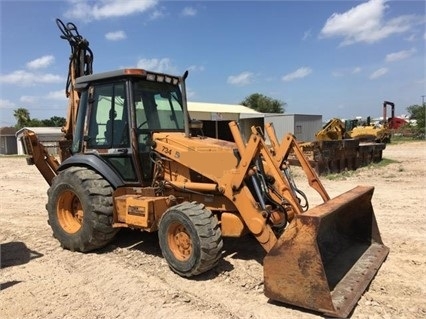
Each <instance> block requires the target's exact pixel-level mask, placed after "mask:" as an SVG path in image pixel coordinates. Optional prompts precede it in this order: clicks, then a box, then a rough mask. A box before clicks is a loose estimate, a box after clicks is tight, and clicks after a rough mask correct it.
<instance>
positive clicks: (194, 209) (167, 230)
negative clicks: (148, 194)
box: [158, 202, 223, 277]
mask: <svg viewBox="0 0 426 319" xmlns="http://www.w3.org/2000/svg"><path fill="white" fill-rule="evenodd" d="M158 236H159V242H160V247H161V251H162V253H163V256H164V258H165V259H166V261H167V263H168V264H169V266H170V268H171V269H172V270H173V271H174V272H176V273H177V274H179V275H181V276H184V277H191V276H195V275H199V274H201V273H204V272H206V271H208V270H210V269H212V268H213V267H214V266H216V264H217V263H218V261H219V258H220V257H221V254H222V247H223V241H222V233H221V231H220V227H219V223H218V221H217V218H216V217H215V216H214V215H213V214H212V212H211V211H210V210H208V209H206V208H205V207H204V205H203V204H199V203H196V202H192V203H189V202H184V203H182V204H179V205H176V206H173V207H171V208H170V209H168V210H167V211H166V212H165V213H164V215H163V216H162V218H161V220H160V223H159V229H158Z"/></svg>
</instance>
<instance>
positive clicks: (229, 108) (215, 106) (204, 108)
mask: <svg viewBox="0 0 426 319" xmlns="http://www.w3.org/2000/svg"><path fill="white" fill-rule="evenodd" d="M188 111H189V112H211V113H240V114H243V113H246V114H258V115H259V116H262V114H263V113H260V112H257V111H255V110H253V109H251V108H249V107H246V106H244V105H239V104H219V103H206V102H189V101H188Z"/></svg>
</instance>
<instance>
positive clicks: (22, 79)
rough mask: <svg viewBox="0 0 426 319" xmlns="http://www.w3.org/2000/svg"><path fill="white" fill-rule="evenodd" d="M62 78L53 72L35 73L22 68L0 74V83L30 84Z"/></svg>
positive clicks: (54, 81)
mask: <svg viewBox="0 0 426 319" xmlns="http://www.w3.org/2000/svg"><path fill="white" fill-rule="evenodd" d="M63 81H64V79H63V78H62V77H61V76H59V75H55V74H49V73H46V74H36V73H32V72H27V71H24V70H17V71H14V72H12V73H9V74H6V75H3V74H2V75H0V83H6V84H16V85H20V86H31V85H35V84H37V83H58V82H63Z"/></svg>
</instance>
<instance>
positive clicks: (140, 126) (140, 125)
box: [138, 121, 148, 129]
mask: <svg viewBox="0 0 426 319" xmlns="http://www.w3.org/2000/svg"><path fill="white" fill-rule="evenodd" d="M145 124H148V121H145V122H142V123H141V124H139V126H138V129H141V128H142V126H144V125H145Z"/></svg>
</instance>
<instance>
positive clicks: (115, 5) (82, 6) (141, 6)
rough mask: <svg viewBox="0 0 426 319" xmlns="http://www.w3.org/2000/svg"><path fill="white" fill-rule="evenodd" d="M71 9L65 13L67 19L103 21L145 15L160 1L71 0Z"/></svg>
mask: <svg viewBox="0 0 426 319" xmlns="http://www.w3.org/2000/svg"><path fill="white" fill-rule="evenodd" d="M69 3H70V5H71V7H70V8H69V10H68V11H67V12H66V13H65V16H66V17H67V18H71V19H81V20H92V19H95V20H101V19H107V18H111V17H123V16H129V15H132V14H136V13H143V12H145V11H148V10H150V9H152V8H154V7H155V6H156V5H157V4H158V0H143V1H141V0H138V1H135V0H96V1H90V0H70V1H69Z"/></svg>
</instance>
